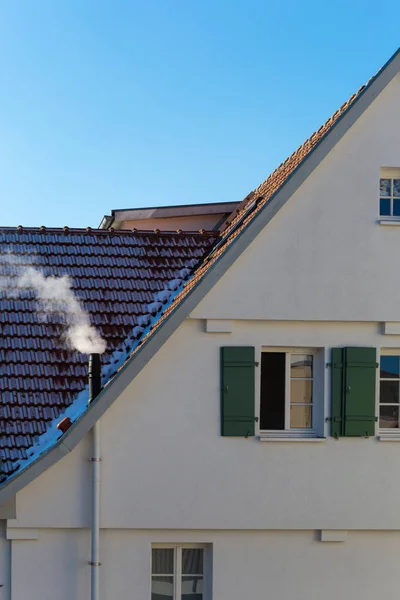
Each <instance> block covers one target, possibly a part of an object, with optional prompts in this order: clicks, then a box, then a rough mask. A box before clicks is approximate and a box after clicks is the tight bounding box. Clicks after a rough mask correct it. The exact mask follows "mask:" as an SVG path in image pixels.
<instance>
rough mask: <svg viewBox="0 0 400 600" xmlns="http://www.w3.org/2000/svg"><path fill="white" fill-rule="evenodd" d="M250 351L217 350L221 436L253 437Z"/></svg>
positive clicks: (251, 357) (250, 348)
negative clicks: (219, 379) (219, 361)
mask: <svg viewBox="0 0 400 600" xmlns="http://www.w3.org/2000/svg"><path fill="white" fill-rule="evenodd" d="M254 367H255V362H254V348H253V347H252V346H225V347H223V348H221V435H224V436H245V437H246V436H248V435H254V422H255V414H254Z"/></svg>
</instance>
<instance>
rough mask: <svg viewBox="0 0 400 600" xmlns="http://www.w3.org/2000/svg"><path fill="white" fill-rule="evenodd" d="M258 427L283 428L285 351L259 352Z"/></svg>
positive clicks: (263, 428)
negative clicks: (259, 396)
mask: <svg viewBox="0 0 400 600" xmlns="http://www.w3.org/2000/svg"><path fill="white" fill-rule="evenodd" d="M260 428H261V430H265V429H273V430H275V429H285V353H284V352H263V353H262V354H261V402H260Z"/></svg>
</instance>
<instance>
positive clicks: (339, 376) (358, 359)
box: [331, 348, 377, 437]
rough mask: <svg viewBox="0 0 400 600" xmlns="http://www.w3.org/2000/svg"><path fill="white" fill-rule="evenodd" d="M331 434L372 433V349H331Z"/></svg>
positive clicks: (373, 423)
mask: <svg viewBox="0 0 400 600" xmlns="http://www.w3.org/2000/svg"><path fill="white" fill-rule="evenodd" d="M331 366H332V418H331V421H332V429H331V431H332V435H334V436H348V437H353V436H354V437H355V436H365V435H374V433H375V421H376V416H375V389H376V367H377V363H376V349H375V348H333V349H332V365H331Z"/></svg>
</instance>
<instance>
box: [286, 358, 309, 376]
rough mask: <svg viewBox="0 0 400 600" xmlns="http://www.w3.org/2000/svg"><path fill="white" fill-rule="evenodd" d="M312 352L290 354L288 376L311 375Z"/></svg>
mask: <svg viewBox="0 0 400 600" xmlns="http://www.w3.org/2000/svg"><path fill="white" fill-rule="evenodd" d="M312 361H313V357H312V354H292V355H291V357H290V377H312Z"/></svg>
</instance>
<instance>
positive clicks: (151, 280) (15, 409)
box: [0, 228, 216, 475]
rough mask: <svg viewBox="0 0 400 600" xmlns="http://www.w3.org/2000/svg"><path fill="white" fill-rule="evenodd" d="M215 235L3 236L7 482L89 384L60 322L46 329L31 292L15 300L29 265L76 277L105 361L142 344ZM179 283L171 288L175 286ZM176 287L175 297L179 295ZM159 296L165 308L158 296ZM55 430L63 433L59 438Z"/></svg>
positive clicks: (0, 335) (55, 232)
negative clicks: (131, 343)
mask: <svg viewBox="0 0 400 600" xmlns="http://www.w3.org/2000/svg"><path fill="white" fill-rule="evenodd" d="M215 239H216V234H213V233H203V234H201V233H181V234H179V233H176V232H171V233H153V232H150V231H149V232H144V231H137V232H135V233H132V232H124V231H118V232H113V233H110V232H109V231H93V230H88V231H86V230H68V229H66V230H65V231H64V230H62V229H45V228H43V230H40V229H22V228H20V229H0V458H1V461H2V470H3V474H4V475H10V474H11V473H12V472H13V471H14V470H15V468H16V465H17V464H18V461H20V460H23V459H26V458H27V452H28V451H29V449H30V448H31V447H32V446H33V444H34V442H35V441H37V439H38V436H39V435H41V434H43V433H44V432H45V431H46V428H47V425H48V424H49V423H50V422H52V421H53V420H54V419H55V418H57V417H58V416H59V415H60V414H62V413H63V412H64V411H65V409H66V408H67V407H68V406H69V405H70V404H71V403H72V402H73V401H74V400H75V399H76V397H77V395H78V394H79V392H80V391H81V390H83V389H84V388H85V386H86V383H87V355H84V354H79V353H78V352H74V351H71V350H68V349H66V348H65V344H64V342H63V340H62V333H63V330H64V329H65V327H64V325H63V315H62V314H58V315H57V314H56V315H52V318H51V321H50V322H43V321H42V322H41V321H40V319H39V316H38V313H37V311H36V299H35V295H34V292H33V290H32V289H30V290H25V291H23V292H22V294H19V295H18V296H17V295H16V289H15V288H16V281H17V275H18V273H20V272H21V268H22V267H24V266H34V267H40V268H41V269H43V271H44V273H45V275H46V276H47V275H56V276H60V275H64V274H67V275H69V276H70V277H71V278H72V281H73V289H74V291H75V292H76V295H77V296H78V297H79V298H80V299H81V300H82V302H83V304H84V307H85V309H86V311H87V312H88V313H89V314H90V319H91V323H92V325H94V326H95V327H96V328H97V329H98V331H99V333H100V334H101V336H102V337H103V338H104V339H105V340H106V342H107V350H106V352H105V354H103V355H102V364H103V365H107V364H108V363H110V361H112V360H113V359H115V351H116V350H117V349H118V348H120V347H121V345H122V344H123V342H124V341H126V340H127V338H129V337H130V336H132V331H133V332H134V336H133V339H138V338H139V337H140V335H141V334H142V332H143V331H144V330H145V329H146V326H147V325H149V324H150V320H151V312H152V311H153V313H154V314H156V313H157V312H158V311H159V310H160V309H161V307H162V305H163V301H164V303H165V301H166V299H168V298H169V295H170V294H171V293H172V294H173V293H175V292H176V290H177V289H178V287H179V285H180V284H181V282H182V280H183V278H184V277H185V276H187V275H188V274H189V272H191V271H192V270H193V268H194V267H195V266H196V265H197V264H198V263H199V261H200V260H201V258H202V257H203V256H204V254H205V253H206V252H207V251H208V250H209V249H210V247H211V245H212V244H213V243H214V242H215ZM171 282H173V285H171ZM174 290H175V291H174ZM160 294H161V296H162V298H161V301H159V299H158V297H157V296H158V295H160ZM56 433H57V432H56Z"/></svg>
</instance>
